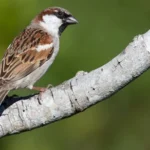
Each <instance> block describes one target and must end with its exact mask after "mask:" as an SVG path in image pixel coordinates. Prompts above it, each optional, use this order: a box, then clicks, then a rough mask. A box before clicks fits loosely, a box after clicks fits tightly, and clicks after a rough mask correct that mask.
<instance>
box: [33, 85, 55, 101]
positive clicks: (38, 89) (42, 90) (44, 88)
mask: <svg viewBox="0 0 150 150" xmlns="http://www.w3.org/2000/svg"><path fill="white" fill-rule="evenodd" d="M51 87H53V86H52V85H51V84H49V85H48V86H47V87H34V86H33V87H32V90H36V91H39V92H40V93H39V98H38V102H39V104H41V102H40V100H41V99H42V93H43V92H45V91H46V90H48V89H49V88H51Z"/></svg>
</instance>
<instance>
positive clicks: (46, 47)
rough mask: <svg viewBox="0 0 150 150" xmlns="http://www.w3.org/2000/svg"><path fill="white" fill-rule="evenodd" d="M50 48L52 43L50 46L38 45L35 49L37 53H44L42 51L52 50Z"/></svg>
mask: <svg viewBox="0 0 150 150" xmlns="http://www.w3.org/2000/svg"><path fill="white" fill-rule="evenodd" d="M52 47H53V43H51V44H45V45H39V46H38V47H37V48H36V50H37V51H38V52H40V51H44V50H47V49H49V48H52Z"/></svg>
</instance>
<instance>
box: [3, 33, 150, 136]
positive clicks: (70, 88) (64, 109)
mask: <svg viewBox="0 0 150 150" xmlns="http://www.w3.org/2000/svg"><path fill="white" fill-rule="evenodd" d="M93 51H94V50H93ZM108 51H109V50H108ZM149 67H150V31H148V32H147V33H145V34H143V35H139V36H137V37H135V38H134V41H133V42H132V43H130V44H129V45H128V46H127V47H126V48H125V50H124V51H123V52H121V53H120V54H119V55H118V56H117V57H115V58H114V59H112V60H111V61H110V62H108V63H107V64H105V65H104V66H102V67H100V68H98V69H96V70H93V71H91V72H89V73H87V72H83V71H80V72H78V73H77V74H76V76H75V77H74V78H72V79H70V80H68V81H66V82H64V83H62V84H61V85H59V86H56V87H53V88H51V89H50V90H47V91H46V92H45V93H43V94H42V96H41V99H38V98H39V96H38V95H35V96H28V97H26V98H25V97H23V98H20V97H18V98H11V99H10V98H8V99H7V100H6V101H5V103H4V104H3V105H2V106H1V107H0V112H1V116H0V137H4V136H6V135H10V134H15V133H20V132H22V131H25V130H26V131H28V130H31V129H34V128H37V127H41V126H43V125H46V124H49V123H52V122H55V121H57V120H61V119H63V118H65V117H69V116H72V115H74V114H76V113H78V112H81V111H83V110H85V109H87V108H89V107H90V106H92V105H94V104H96V103H98V102H100V101H102V100H104V99H106V98H108V97H110V96H111V95H112V94H114V93H116V92H117V91H119V90H120V89H121V88H123V87H124V86H125V85H127V84H128V83H129V82H131V81H133V80H134V79H135V78H136V77H138V76H139V75H141V74H142V73H143V72H144V71H146V70H147V69H148V68H149ZM141 94H142V93H141ZM12 103H13V104H12Z"/></svg>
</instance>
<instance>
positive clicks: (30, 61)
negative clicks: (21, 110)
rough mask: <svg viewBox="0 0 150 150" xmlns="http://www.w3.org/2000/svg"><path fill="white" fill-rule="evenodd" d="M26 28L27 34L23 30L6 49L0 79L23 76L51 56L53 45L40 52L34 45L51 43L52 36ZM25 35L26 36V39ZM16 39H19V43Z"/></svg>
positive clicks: (16, 78) (0, 66)
mask: <svg viewBox="0 0 150 150" xmlns="http://www.w3.org/2000/svg"><path fill="white" fill-rule="evenodd" d="M26 30H27V32H28V34H26V31H23V33H21V34H20V35H19V36H18V37H17V38H15V40H14V41H13V43H12V45H11V46H10V47H9V48H8V49H7V51H6V53H5V57H4V58H3V60H2V63H1V65H0V78H1V80H2V79H4V80H7V81H8V80H9V81H16V80H19V79H21V78H24V77H25V76H27V75H29V74H30V73H31V72H33V71H34V70H35V69H37V68H38V67H40V66H41V65H43V64H44V63H45V62H46V61H47V60H48V59H49V58H50V57H51V55H52V53H53V47H52V48H49V49H46V50H42V51H40V52H38V51H37V50H36V47H37V46H38V45H44V44H51V43H52V42H53V41H52V38H51V37H50V36H49V35H48V34H47V33H45V32H44V31H42V30H38V29H26ZM37 30H38V31H39V32H37ZM28 35H30V36H28ZM26 36H28V39H27V37H26ZM23 39H25V41H26V42H24V40H23ZM18 41H20V43H19V44H18Z"/></svg>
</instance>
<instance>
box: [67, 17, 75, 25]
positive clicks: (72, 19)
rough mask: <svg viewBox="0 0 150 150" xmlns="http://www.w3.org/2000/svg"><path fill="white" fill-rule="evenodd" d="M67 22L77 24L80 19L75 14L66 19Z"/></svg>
mask: <svg viewBox="0 0 150 150" xmlns="http://www.w3.org/2000/svg"><path fill="white" fill-rule="evenodd" d="M66 23H68V24H77V23H78V21H77V20H76V19H75V18H74V17H73V16H70V17H68V18H67V19H66Z"/></svg>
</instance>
